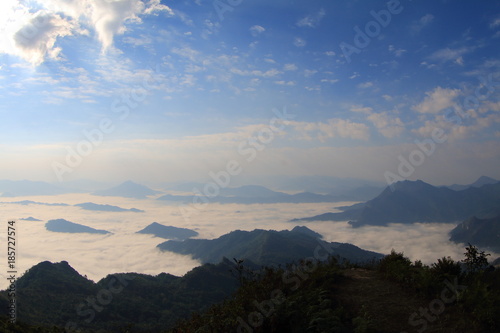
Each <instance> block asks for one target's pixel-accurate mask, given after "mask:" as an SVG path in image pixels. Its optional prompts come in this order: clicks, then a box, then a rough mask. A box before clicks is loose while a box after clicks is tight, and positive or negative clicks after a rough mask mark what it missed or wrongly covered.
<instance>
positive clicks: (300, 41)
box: [293, 37, 307, 47]
mask: <svg viewBox="0 0 500 333" xmlns="http://www.w3.org/2000/svg"><path fill="white" fill-rule="evenodd" d="M306 44H307V42H306V41H305V40H304V39H302V38H300V37H295V39H294V40H293V45H295V46H297V47H304V46H306Z"/></svg>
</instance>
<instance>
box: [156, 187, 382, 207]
mask: <svg viewBox="0 0 500 333" xmlns="http://www.w3.org/2000/svg"><path fill="white" fill-rule="evenodd" d="M202 189H203V187H202V186H201V187H200V188H199V190H200V193H203V192H202ZM380 191H381V189H380V188H376V187H366V188H359V189H356V190H352V191H350V192H346V193H344V194H317V193H311V192H300V193H296V194H288V193H284V192H278V191H273V190H270V189H268V188H266V187H264V186H259V185H245V186H240V187H232V188H220V190H219V194H218V195H217V196H214V197H210V198H209V200H210V202H217V203H223V204H228V203H234V204H271V203H318V202H339V201H358V200H362V199H361V198H363V199H364V200H367V199H370V198H373V197H374V196H375V195H377V194H378V193H380ZM158 200H164V201H175V202H182V203H190V202H192V201H193V195H174V194H167V195H163V196H161V197H159V198H158Z"/></svg>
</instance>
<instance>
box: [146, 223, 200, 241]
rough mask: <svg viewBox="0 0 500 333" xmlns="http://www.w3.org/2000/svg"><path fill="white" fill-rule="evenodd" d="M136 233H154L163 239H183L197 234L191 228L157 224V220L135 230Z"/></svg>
mask: <svg viewBox="0 0 500 333" xmlns="http://www.w3.org/2000/svg"><path fill="white" fill-rule="evenodd" d="M137 233H138V234H149V235H154V236H156V237H160V238H165V239H176V240H184V239H187V238H190V237H195V236H198V233H197V232H196V231H194V230H191V229H186V228H177V227H172V226H166V225H163V224H159V223H157V222H153V223H151V224H150V225H148V226H147V227H146V228H144V229H142V230H140V231H137Z"/></svg>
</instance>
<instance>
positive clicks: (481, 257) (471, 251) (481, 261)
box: [463, 243, 490, 273]
mask: <svg viewBox="0 0 500 333" xmlns="http://www.w3.org/2000/svg"><path fill="white" fill-rule="evenodd" d="M465 249H466V252H465V253H464V255H465V259H464V260H463V262H464V263H465V265H466V266H467V269H468V271H469V272H472V273H475V272H479V271H481V270H484V269H485V268H486V267H488V259H487V258H486V257H487V256H489V255H490V254H489V253H485V252H484V251H479V250H478V248H477V247H475V246H474V245H471V244H470V243H469V246H468V247H466V248H465Z"/></svg>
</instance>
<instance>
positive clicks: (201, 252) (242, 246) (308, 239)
mask: <svg viewBox="0 0 500 333" xmlns="http://www.w3.org/2000/svg"><path fill="white" fill-rule="evenodd" d="M318 236H320V235H319V234H317V233H315V232H314V231H312V230H310V229H308V228H306V227H296V228H294V229H293V230H292V231H288V230H283V231H274V230H261V229H256V230H253V231H241V230H236V231H232V232H230V233H228V234H225V235H223V236H221V237H219V238H217V239H213V240H207V239H186V240H185V241H182V242H179V241H172V240H171V241H166V242H164V243H161V244H159V245H158V248H160V250H163V251H171V252H175V253H179V254H189V255H191V256H192V257H193V258H194V259H198V260H200V261H201V262H202V263H217V262H220V260H221V259H222V258H223V257H230V258H238V259H244V260H250V261H252V262H254V263H256V264H260V265H279V264H285V263H288V262H290V261H293V260H299V259H302V258H308V257H314V256H315V255H316V254H318V253H322V254H325V253H328V254H330V255H332V256H337V257H341V258H344V259H347V260H349V261H352V262H365V261H370V260H373V259H380V258H382V255H381V254H379V253H375V252H371V251H366V250H362V249H360V248H358V247H356V246H354V245H352V244H345V243H337V242H331V243H330V242H325V241H322V240H321V239H320V238H319V237H318Z"/></svg>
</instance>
